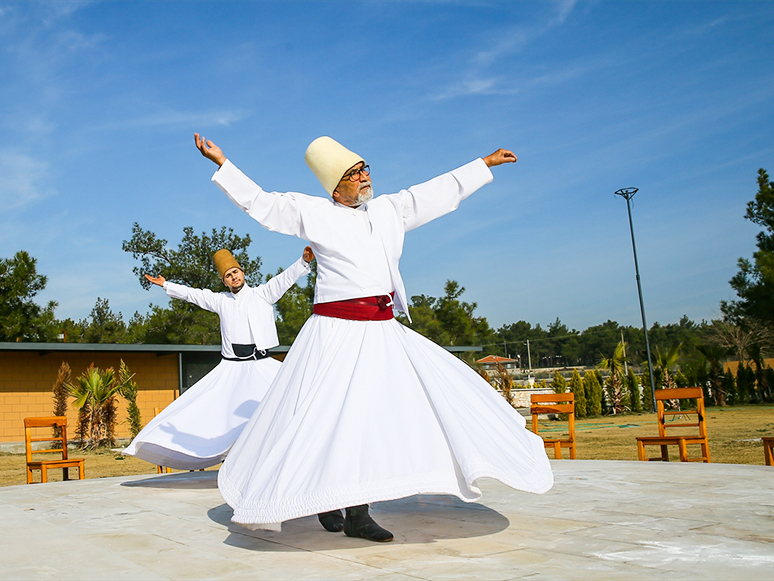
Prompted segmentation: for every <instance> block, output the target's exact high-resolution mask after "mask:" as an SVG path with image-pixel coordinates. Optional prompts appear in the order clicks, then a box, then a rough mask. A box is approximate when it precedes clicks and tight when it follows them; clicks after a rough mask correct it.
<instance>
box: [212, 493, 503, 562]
mask: <svg viewBox="0 0 774 581" xmlns="http://www.w3.org/2000/svg"><path fill="white" fill-rule="evenodd" d="M371 514H372V515H373V517H374V518H375V519H376V521H377V522H378V523H379V524H381V525H382V526H384V527H385V528H387V529H388V530H390V531H391V532H392V533H393V534H394V535H395V540H394V541H392V543H390V544H392V545H395V544H401V545H403V544H423V543H433V542H436V541H439V540H445V539H470V538H474V537H485V536H488V535H493V534H495V533H499V532H501V531H503V530H505V529H507V528H508V526H509V525H510V521H509V520H508V519H507V518H506V517H504V516H503V515H502V514H500V513H499V512H497V511H495V510H492V509H491V508H489V507H487V506H484V505H482V504H478V503H470V504H468V503H464V502H462V501H461V500H458V499H457V498H456V497H453V496H430V495H422V496H411V497H408V498H404V499H400V500H394V501H388V502H378V503H374V504H372V505H371ZM232 515H233V511H232V509H231V507H229V506H228V505H227V504H222V505H220V506H217V507H215V508H212V509H210V510H209V511H207V516H209V518H210V520H212V521H214V522H216V523H218V524H220V525H223V526H224V527H226V528H227V529H228V532H229V536H228V537H227V538H226V539H225V540H224V541H223V542H224V544H226V545H230V546H234V547H239V548H243V549H248V550H251V551H263V552H292V551H326V550H336V549H345V548H347V549H351V548H354V547H357V546H363V547H374V546H377V545H379V543H373V542H370V541H366V540H363V539H352V538H349V537H347V536H345V535H344V533H330V532H327V531H325V530H323V528H322V526H321V525H320V524H319V523H318V521H317V516H316V515H313V516H309V517H304V518H299V519H294V520H291V521H288V522H285V523H283V525H282V532H274V531H266V530H255V531H252V530H249V529H246V528H244V527H242V526H240V525H238V524H235V523H232V522H231V517H232Z"/></svg>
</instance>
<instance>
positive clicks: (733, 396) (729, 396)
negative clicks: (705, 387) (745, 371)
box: [715, 373, 739, 405]
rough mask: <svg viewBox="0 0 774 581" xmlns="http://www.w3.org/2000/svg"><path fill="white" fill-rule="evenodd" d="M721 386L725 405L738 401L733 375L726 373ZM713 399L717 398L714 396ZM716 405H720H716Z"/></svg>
mask: <svg viewBox="0 0 774 581" xmlns="http://www.w3.org/2000/svg"><path fill="white" fill-rule="evenodd" d="M722 386H723V387H722V389H723V392H724V393H725V400H724V401H725V403H726V404H728V405H734V404H736V402H737V400H738V399H739V393H738V392H737V390H736V379H735V378H734V374H733V373H726V374H725V375H724V376H723V383H722ZM715 399H716V400H717V399H718V398H717V396H715ZM718 405H722V404H720V403H718Z"/></svg>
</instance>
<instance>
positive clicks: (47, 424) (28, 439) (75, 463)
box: [24, 416, 85, 484]
mask: <svg viewBox="0 0 774 581" xmlns="http://www.w3.org/2000/svg"><path fill="white" fill-rule="evenodd" d="M54 426H58V427H59V428H60V429H61V433H62V435H61V436H60V437H58V438H54V437H53V436H51V433H50V432H49V433H48V434H47V435H46V436H45V437H33V434H32V430H33V429H35V428H47V429H48V430H51V428H53V427H54ZM33 442H52V443H53V442H60V443H61V446H62V448H61V449H55V448H49V449H46V450H33V449H32V444H33ZM24 446H25V450H26V453H27V484H32V471H33V470H40V481H41V482H48V471H49V470H50V469H51V468H61V469H62V480H69V479H70V475H69V473H68V469H70V468H77V469H78V479H79V480H83V479H84V476H85V472H84V468H83V458H68V457H67V418H66V417H64V416H52V417H47V418H24ZM53 452H56V453H61V454H62V458H61V459H58V460H33V459H32V455H33V454H45V453H53Z"/></svg>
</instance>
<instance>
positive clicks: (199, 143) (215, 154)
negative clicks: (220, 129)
mask: <svg viewBox="0 0 774 581" xmlns="http://www.w3.org/2000/svg"><path fill="white" fill-rule="evenodd" d="M194 142H195V143H196V149H198V150H199V151H201V152H202V155H203V156H204V157H206V158H207V159H211V160H212V161H214V162H215V163H217V164H218V165H219V166H221V165H223V164H224V163H225V162H226V156H225V155H223V151H221V149H220V147H218V146H217V145H215V144H214V143H213V142H212V141H209V140H207V139H205V138H204V136H202V137H199V134H198V133H194Z"/></svg>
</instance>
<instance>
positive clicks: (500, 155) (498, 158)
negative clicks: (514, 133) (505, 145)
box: [484, 149, 516, 167]
mask: <svg viewBox="0 0 774 581" xmlns="http://www.w3.org/2000/svg"><path fill="white" fill-rule="evenodd" d="M484 163H485V164H486V165H488V166H489V167H494V166H496V165H502V164H504V163H516V156H515V155H514V154H513V152H512V151H510V150H508V149H498V150H497V151H495V152H494V153H493V154H491V155H487V156H486V157H485V158H484Z"/></svg>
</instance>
